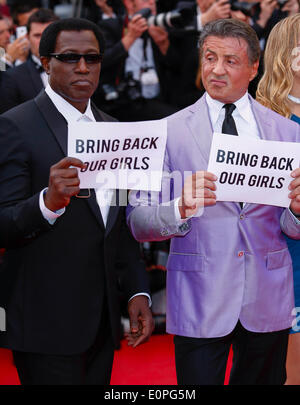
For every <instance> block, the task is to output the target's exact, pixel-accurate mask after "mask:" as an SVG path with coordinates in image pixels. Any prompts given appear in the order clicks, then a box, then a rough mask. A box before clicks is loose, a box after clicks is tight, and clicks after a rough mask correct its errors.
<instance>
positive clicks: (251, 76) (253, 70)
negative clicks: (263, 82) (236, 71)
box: [250, 60, 259, 82]
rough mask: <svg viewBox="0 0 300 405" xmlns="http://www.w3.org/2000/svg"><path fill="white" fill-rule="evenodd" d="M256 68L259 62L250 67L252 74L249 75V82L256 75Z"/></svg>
mask: <svg viewBox="0 0 300 405" xmlns="http://www.w3.org/2000/svg"><path fill="white" fill-rule="evenodd" d="M258 66H259V60H257V61H256V62H254V63H253V65H252V73H251V75H250V82H251V80H253V79H254V77H255V76H256V75H257V70H258Z"/></svg>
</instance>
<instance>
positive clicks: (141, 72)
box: [94, 0, 180, 121]
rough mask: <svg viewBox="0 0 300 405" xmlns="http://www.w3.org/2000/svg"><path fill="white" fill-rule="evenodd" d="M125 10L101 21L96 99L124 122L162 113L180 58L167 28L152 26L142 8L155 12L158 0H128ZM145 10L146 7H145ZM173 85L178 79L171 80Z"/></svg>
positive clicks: (169, 111)
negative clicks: (102, 43) (101, 47)
mask: <svg viewBox="0 0 300 405" xmlns="http://www.w3.org/2000/svg"><path fill="white" fill-rule="evenodd" d="M123 2H124V6H125V8H126V15H125V16H124V17H120V16H118V17H117V18H111V19H106V20H103V21H101V22H100V23H99V25H100V28H101V29H102V32H103V33H104V36H105V39H106V46H107V47H106V51H105V55H104V59H103V65H102V72H101V80H100V85H99V88H98V90H97V92H96V94H95V96H94V101H95V103H96V104H98V105H99V106H101V108H102V109H104V110H105V111H106V112H109V114H111V115H113V116H114V117H116V118H118V119H119V120H120V121H141V120H151V119H161V118H164V117H166V116H168V115H170V114H172V113H173V112H175V111H176V110H177V109H176V108H175V107H173V106H172V105H171V104H169V101H170V98H169V96H168V92H169V89H170V86H172V83H170V76H169V70H170V69H172V68H173V66H174V65H175V64H178V63H179V62H180V60H179V55H177V53H176V51H175V50H174V49H173V47H172V45H171V44H170V40H169V36H168V33H167V31H166V30H164V29H163V28H160V27H156V26H148V23H147V19H146V18H144V17H143V16H142V15H141V14H140V13H139V12H140V11H141V10H142V9H145V8H148V9H150V10H151V13H152V14H153V15H155V14H156V4H155V1H154V0H124V1H123ZM142 12H143V11H142ZM173 85H174V84H173Z"/></svg>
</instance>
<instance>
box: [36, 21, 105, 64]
mask: <svg viewBox="0 0 300 405" xmlns="http://www.w3.org/2000/svg"><path fill="white" fill-rule="evenodd" d="M61 31H93V33H94V34H95V37H96V38H97V40H98V44H99V49H100V53H101V54H103V53H104V49H105V41H104V36H103V34H102V32H101V30H100V28H99V27H98V25H96V24H94V23H93V22H91V21H89V20H85V19H83V18H65V19H62V20H59V21H55V22H53V23H52V24H50V25H48V27H47V28H46V29H45V30H44V32H43V34H42V37H41V42H40V47H39V53H40V56H46V57H47V56H50V54H51V53H53V52H54V50H55V46H56V40H57V37H58V34H59V33H60V32H61Z"/></svg>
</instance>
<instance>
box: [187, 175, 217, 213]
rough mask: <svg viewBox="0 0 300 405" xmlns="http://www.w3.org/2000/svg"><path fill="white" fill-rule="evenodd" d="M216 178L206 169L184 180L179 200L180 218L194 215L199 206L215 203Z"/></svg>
mask: <svg viewBox="0 0 300 405" xmlns="http://www.w3.org/2000/svg"><path fill="white" fill-rule="evenodd" d="M216 180H217V177H216V176H215V175H214V174H213V173H209V172H206V171H199V172H196V173H194V174H193V175H192V176H190V177H188V178H187V179H186V180H185V182H184V186H183V190H182V195H181V198H180V200H179V212H180V215H181V218H182V219H184V218H188V217H190V216H192V215H195V214H196V213H197V211H198V209H199V208H200V207H206V206H210V205H215V204H216V195H215V193H214V191H215V190H216V185H215V181H216Z"/></svg>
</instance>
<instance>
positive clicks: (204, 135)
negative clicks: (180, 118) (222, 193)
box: [186, 95, 213, 163]
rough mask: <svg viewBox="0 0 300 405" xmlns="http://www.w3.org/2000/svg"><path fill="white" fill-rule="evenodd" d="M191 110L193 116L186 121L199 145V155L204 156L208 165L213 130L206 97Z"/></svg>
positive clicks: (190, 115)
mask: <svg viewBox="0 0 300 405" xmlns="http://www.w3.org/2000/svg"><path fill="white" fill-rule="evenodd" d="M189 110H190V112H191V113H192V114H189V116H188V117H187V119H186V123H187V126H188V127H189V129H190V131H191V133H192V135H193V137H194V139H195V142H196V144H197V145H198V149H199V154H200V155H201V156H202V158H203V160H204V161H205V162H207V163H208V161H209V154H210V148H211V143H212V134H213V128H212V125H211V122H210V118H209V112H208V107H207V104H206V101H205V95H204V96H202V97H201V98H200V99H199V100H198V101H197V102H196V103H195V104H193V105H192V106H191V107H190V109H189Z"/></svg>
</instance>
